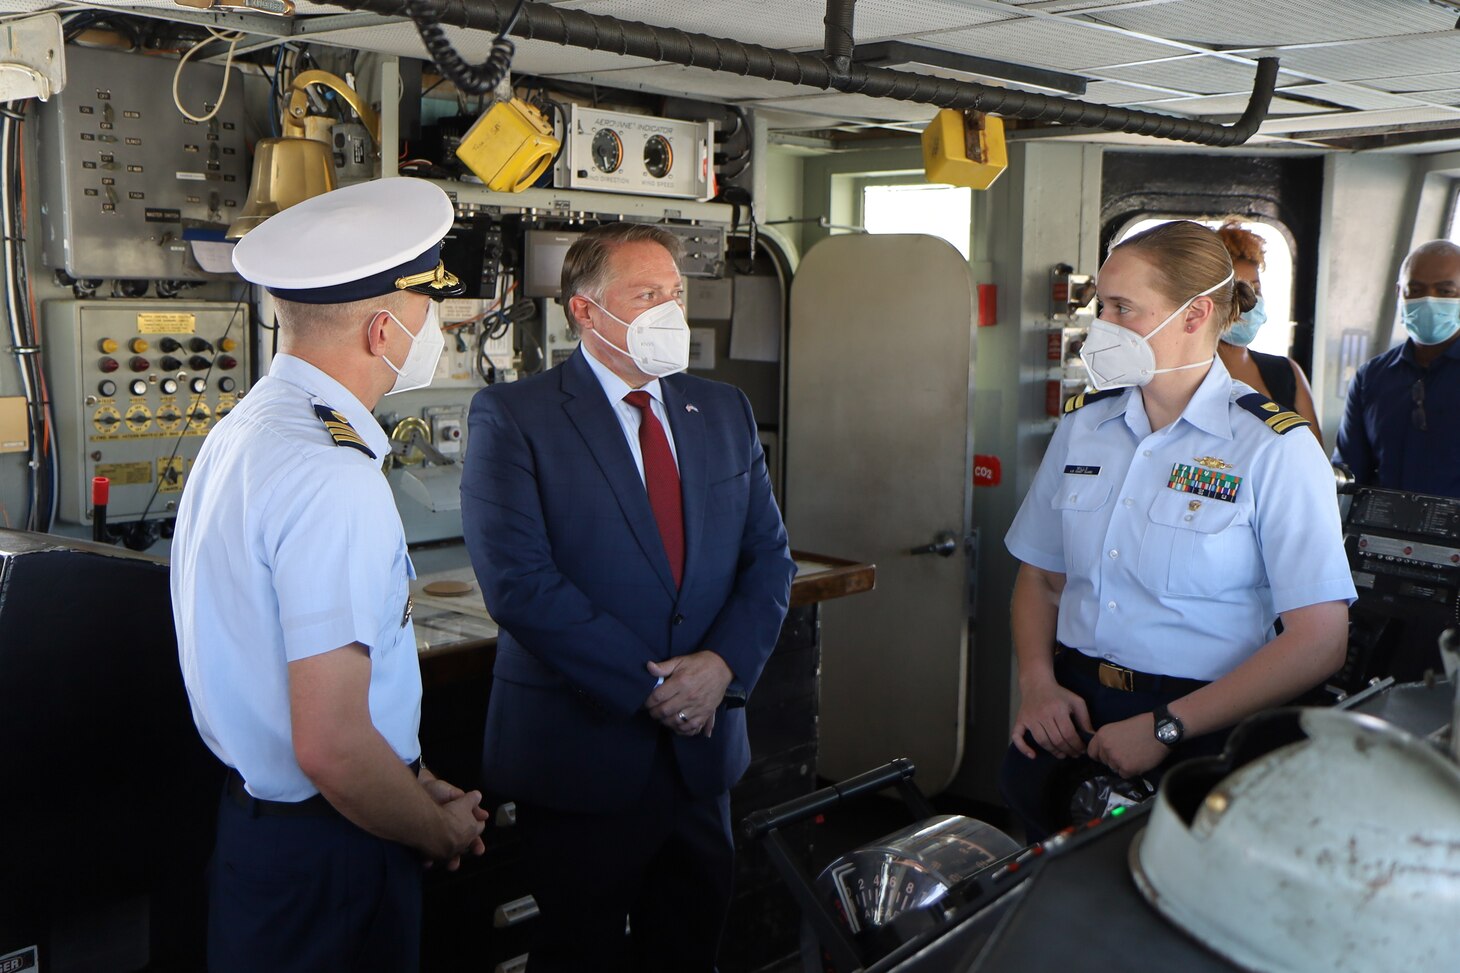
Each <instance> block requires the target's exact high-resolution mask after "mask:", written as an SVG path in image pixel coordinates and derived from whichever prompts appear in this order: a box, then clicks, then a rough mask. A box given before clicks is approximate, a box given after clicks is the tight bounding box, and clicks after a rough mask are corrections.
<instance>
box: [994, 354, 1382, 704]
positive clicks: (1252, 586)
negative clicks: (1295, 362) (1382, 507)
mask: <svg viewBox="0 0 1460 973" xmlns="http://www.w3.org/2000/svg"><path fill="white" fill-rule="evenodd" d="M1252 394H1254V393H1253V392H1252V389H1251V388H1249V387H1248V386H1246V385H1244V384H1242V383H1240V382H1234V381H1233V380H1232V378H1231V376H1230V375H1229V374H1228V372H1227V370H1226V368H1225V367H1224V366H1223V365H1222V362H1221V360H1220V359H1217V360H1215V361H1213V362H1212V366H1211V369H1210V371H1209V372H1208V373H1207V376H1206V378H1205V380H1204V381H1203V382H1202V384H1201V385H1200V386H1199V387H1198V389H1197V391H1196V394H1195V395H1194V396H1193V397H1192V400H1191V402H1190V403H1188V405H1187V407H1186V410H1185V411H1184V412H1183V413H1182V415H1181V417H1180V418H1178V419H1177V420H1176V421H1175V422H1173V423H1171V424H1170V425H1168V426H1167V427H1165V428H1164V429H1161V430H1158V431H1154V432H1153V431H1152V430H1151V426H1150V421H1149V419H1148V418H1147V416H1146V413H1145V408H1144V405H1143V400H1142V398H1141V395H1140V393H1139V392H1138V391H1137V390H1131V389H1127V390H1124V391H1122V392H1121V393H1119V394H1116V395H1112V396H1105V397H1100V398H1099V399H1098V400H1096V401H1092V402H1090V403H1089V404H1087V405H1085V406H1084V407H1083V408H1080V409H1078V410H1076V411H1075V412H1073V413H1071V414H1069V415H1067V416H1066V417H1065V418H1064V419H1063V420H1062V421H1061V422H1060V425H1059V428H1058V429H1057V431H1056V432H1055V435H1054V438H1053V440H1052V441H1051V443H1050V446H1049V450H1048V451H1047V452H1046V453H1045V456H1044V460H1043V462H1042V463H1041V464H1040V467H1039V472H1038V473H1037V474H1036V476H1035V479H1034V484H1033V486H1032V487H1031V489H1030V491H1029V493H1028V495H1027V496H1026V497H1025V498H1024V503H1023V505H1022V506H1021V507H1020V509H1019V513H1018V515H1017V516H1016V517H1015V519H1014V523H1013V525H1012V526H1011V527H1010V529H1009V532H1008V535H1007V536H1006V538H1005V543H1006V545H1007V547H1008V549H1009V551H1010V552H1011V553H1012V554H1013V555H1014V556H1015V557H1017V558H1018V559H1019V560H1021V561H1024V562H1026V563H1028V564H1031V565H1033V566H1035V567H1037V568H1041V569H1043V570H1046V571H1051V572H1057V573H1061V574H1064V575H1065V576H1066V584H1065V589H1064V593H1063V595H1062V596H1061V598H1060V606H1059V623H1058V638H1059V640H1060V642H1062V643H1063V644H1065V645H1068V646H1070V647H1072V648H1075V649H1078V650H1079V651H1081V652H1083V653H1085V654H1087V655H1090V656H1093V657H1096V658H1100V659H1105V660H1107V661H1111V662H1114V663H1116V664H1118V665H1122V666H1126V667H1128V668H1131V669H1136V670H1138V671H1142V672H1152V673H1158V674H1163V675H1171V676H1181V677H1185V678H1191V679H1205V680H1211V679H1217V678H1220V677H1221V676H1224V675H1226V674H1227V673H1228V672H1230V671H1231V670H1232V669H1234V668H1236V666H1237V665H1238V664H1240V663H1241V662H1243V661H1244V660H1245V659H1247V658H1248V657H1249V656H1251V655H1252V654H1253V653H1254V652H1256V651H1257V649H1259V648H1260V647H1262V645H1264V644H1265V643H1266V642H1267V641H1269V640H1270V639H1271V638H1272V637H1273V622H1274V620H1275V619H1276V618H1277V617H1278V615H1279V614H1281V613H1282V612H1285V611H1290V610H1292V609H1295V608H1301V607H1304V606H1307V605H1313V604H1318V603H1320V602H1326V601H1350V602H1351V601H1352V600H1353V599H1354V597H1355V592H1354V586H1353V581H1352V578H1351V577H1350V574H1349V567H1348V561H1347V559H1346V557H1345V555H1344V551H1343V539H1342V533H1341V528H1340V524H1339V515H1338V503H1337V497H1336V495H1335V491H1334V479H1333V473H1332V470H1331V468H1330V466H1329V463H1328V461H1327V460H1326V459H1325V457H1324V455H1323V451H1322V448H1321V447H1320V446H1319V445H1318V443H1317V441H1316V440H1315V439H1314V438H1313V436H1311V435H1309V434H1308V433H1307V431H1306V429H1304V428H1303V427H1301V426H1299V427H1295V428H1291V429H1290V431H1289V432H1288V433H1286V434H1280V433H1278V432H1276V431H1275V430H1274V427H1272V426H1269V425H1268V424H1267V423H1266V422H1264V421H1263V419H1262V418H1260V417H1259V416H1257V415H1254V414H1253V413H1252V412H1251V411H1249V409H1247V408H1244V407H1243V406H1241V405H1238V400H1239V399H1240V398H1242V397H1243V396H1246V395H1252ZM1271 408H1272V410H1273V412H1274V414H1275V413H1276V409H1277V407H1276V406H1272V407H1271ZM1280 425H1281V424H1280Z"/></svg>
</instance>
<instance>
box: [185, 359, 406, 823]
mask: <svg viewBox="0 0 1460 973" xmlns="http://www.w3.org/2000/svg"><path fill="white" fill-rule="evenodd" d="M316 403H320V404H324V405H327V406H329V407H330V408H332V409H334V410H336V411H337V412H339V413H341V414H342V415H343V416H344V417H345V418H346V419H348V420H349V423H350V425H351V426H352V427H353V428H354V429H355V431H356V432H357V433H358V434H359V436H360V438H361V439H363V440H364V441H365V443H366V445H368V446H369V447H370V449H371V451H372V452H374V453H375V456H376V458H375V459H371V458H370V457H369V456H367V455H366V454H365V453H364V452H362V451H361V450H359V449H355V448H353V447H349V446H338V445H336V444H335V441H334V440H333V439H332V438H331V436H330V434H329V432H328V431H327V430H326V429H325V426H324V424H323V422H321V420H320V419H319V417H318V416H317V415H316V414H315V412H314V405H315V404H316ZM388 453H389V440H388V438H387V436H386V434H385V432H384V431H383V430H382V429H381V428H380V425H379V424H378V423H377V422H376V421H375V419H374V418H373V417H372V416H371V415H370V411H369V410H368V409H366V408H365V406H364V405H362V404H361V403H360V401H359V400H358V399H356V398H355V397H354V396H353V395H352V394H351V393H350V392H348V391H347V390H346V389H345V388H344V386H342V385H340V384H339V383H338V382H336V381H335V380H334V379H332V378H330V377H329V376H328V375H326V374H325V373H324V372H322V371H320V370H319V369H318V368H315V367H314V366H313V365H310V364H308V363H307V362H304V361H302V360H300V359H298V358H294V357H292V356H289V355H279V356H277V357H276V358H275V359H274V363H273V366H272V368H271V369H270V371H269V375H268V377H266V378H265V379H263V380H262V381H261V382H259V383H258V385H256V386H254V388H253V389H252V390H250V391H249V393H248V395H247V396H246V397H245V398H244V399H243V400H242V401H240V403H239V404H238V407H237V408H235V409H234V410H233V411H232V412H230V413H229V414H228V416H227V417H226V418H224V419H223V420H222V421H221V422H219V423H218V425H217V427H216V428H215V429H214V430H213V431H212V432H210V433H209V434H208V438H207V439H206V440H205V441H204V443H203V448H202V451H201V452H200V453H199V455H198V459H197V463H196V464H195V465H194V466H193V469H192V471H191V472H190V473H189V474H188V478H187V481H186V486H185V487H184V489H183V496H182V503H181V505H180V506H179V508H178V516H177V528H176V534H175V535H174V538H173V544H172V551H173V554H172V603H173V616H174V621H175V622H176V625H177V642H178V654H179V657H180V660H181V663H182V671H183V679H184V681H185V682H186V684H187V690H188V699H189V700H190V701H191V703H192V709H193V719H194V720H195V721H196V723H197V725H198V730H199V732H200V733H201V734H202V737H203V740H204V742H206V743H207V744H208V746H209V748H210V749H212V751H213V752H214V753H215V754H217V755H218V758H219V759H220V760H222V761H223V762H224V763H225V764H227V765H228V766H230V767H233V768H235V769H236V770H237V771H238V772H239V774H240V775H241V776H242V777H243V779H244V780H245V781H246V782H247V784H248V790H249V792H250V793H251V794H253V795H254V796H255V797H259V798H263V799H265V800H272V801H302V800H304V799H306V798H308V797H311V796H312V795H314V794H315V793H317V790H316V788H315V786H314V785H313V784H312V783H310V781H309V778H307V777H306V776H305V775H304V772H303V771H301V770H300V769H299V764H298V763H297V762H296V760H295V759H294V746H293V738H292V735H291V723H290V717H289V670H288V667H289V663H290V662H294V661H297V660H299V659H305V658H308V657H310V656H314V655H318V654H320V653H322V652H329V651H330V650H332V649H338V648H340V647H341V646H345V645H349V644H350V643H352V642H359V643H361V644H362V645H364V646H365V647H366V648H367V649H368V650H369V653H370V689H369V704H370V718H371V721H372V722H373V723H374V724H375V728H376V729H377V730H378V731H379V732H380V734H381V736H383V737H384V738H385V740H386V742H387V743H389V744H390V746H391V748H392V749H393V750H394V751H395V752H396V754H397V755H398V756H399V757H400V758H401V760H403V761H407V762H408V761H412V760H415V759H416V758H417V757H418V756H419V755H420V752H421V748H420V744H419V741H418V737H417V731H418V728H419V725H420V715H421V672H420V666H419V663H418V661H417V657H416V636H415V630H414V629H413V627H412V625H411V623H410V621H409V619H408V618H406V605H407V602H408V599H409V595H410V592H409V583H410V579H411V578H412V577H414V571H413V570H412V568H411V564H410V559H409V558H408V557H407V556H406V542H405V534H404V532H403V531H402V529H401V522H400V515H399V514H398V513H397V512H396V508H395V503H394V501H393V499H392V497H391V492H390V486H389V485H388V484H387V482H386V479H385V477H384V476H382V475H381V473H380V468H381V463H382V461H383V460H384V459H385V457H386V456H387V455H388Z"/></svg>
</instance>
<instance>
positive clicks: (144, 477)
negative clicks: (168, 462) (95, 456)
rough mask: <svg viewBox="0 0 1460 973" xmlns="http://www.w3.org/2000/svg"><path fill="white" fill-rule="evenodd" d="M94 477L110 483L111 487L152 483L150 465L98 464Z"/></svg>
mask: <svg viewBox="0 0 1460 973" xmlns="http://www.w3.org/2000/svg"><path fill="white" fill-rule="evenodd" d="M95 475H97V476H104V477H106V478H107V479H108V480H111V481H112V486H140V485H141V484H144V483H151V482H152V465H151V464H150V463H98V464H96V470H95Z"/></svg>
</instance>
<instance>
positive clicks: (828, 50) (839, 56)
mask: <svg viewBox="0 0 1460 973" xmlns="http://www.w3.org/2000/svg"><path fill="white" fill-rule="evenodd" d="M856 6H857V0H826V16H824V17H822V18H821V22H822V24H824V25H825V27H826V39H825V40H823V41H822V45H821V53H822V56H823V58H824V59H825V61H826V63H827V65H828V66H829V67H830V68H831V70H832V73H833V74H834V75H835V77H837V78H845V77H846V76H847V75H848V74H850V73H851V69H852V48H853V47H854V46H855V45H856V35H855V34H853V33H852V23H853V18H854V14H855V10H856Z"/></svg>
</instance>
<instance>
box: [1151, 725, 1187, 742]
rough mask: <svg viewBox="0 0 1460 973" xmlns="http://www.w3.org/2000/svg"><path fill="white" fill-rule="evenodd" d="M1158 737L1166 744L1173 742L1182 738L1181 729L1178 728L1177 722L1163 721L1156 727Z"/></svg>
mask: <svg viewBox="0 0 1460 973" xmlns="http://www.w3.org/2000/svg"><path fill="white" fill-rule="evenodd" d="M1156 739H1157V740H1160V741H1161V742H1162V743H1165V744H1172V743H1175V742H1176V741H1178V740H1180V739H1181V731H1180V730H1178V729H1176V724H1175V723H1162V724H1161V725H1160V726H1158V727H1156Z"/></svg>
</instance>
